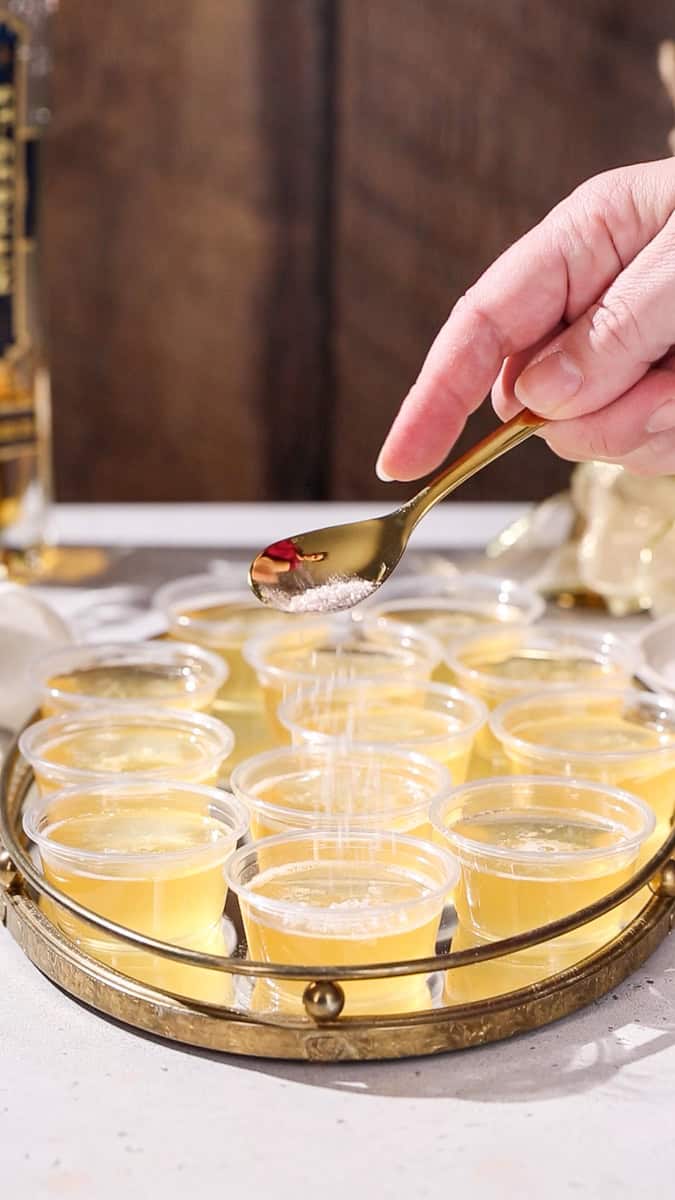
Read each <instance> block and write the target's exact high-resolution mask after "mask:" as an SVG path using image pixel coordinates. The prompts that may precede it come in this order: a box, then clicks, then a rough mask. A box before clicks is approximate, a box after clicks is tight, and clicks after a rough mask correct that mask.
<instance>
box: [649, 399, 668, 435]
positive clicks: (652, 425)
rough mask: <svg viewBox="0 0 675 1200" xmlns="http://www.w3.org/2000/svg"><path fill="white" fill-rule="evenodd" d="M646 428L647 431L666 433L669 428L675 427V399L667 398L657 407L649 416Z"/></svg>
mask: <svg viewBox="0 0 675 1200" xmlns="http://www.w3.org/2000/svg"><path fill="white" fill-rule="evenodd" d="M645 429H646V431H647V433H665V431H666V430H667V429H675V400H666V402H665V404H662V405H661V407H660V408H657V409H656V412H653V413H652V415H651V417H648V419H647V423H646V425H645Z"/></svg>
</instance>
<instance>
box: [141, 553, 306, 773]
mask: <svg viewBox="0 0 675 1200" xmlns="http://www.w3.org/2000/svg"><path fill="white" fill-rule="evenodd" d="M154 603H155V606H156V607H157V608H159V609H160V610H161V611H162V613H163V614H164V617H165V619H166V621H167V625H168V631H169V634H170V636H171V637H172V638H178V639H179V640H185V639H187V640H188V641H190V642H195V643H197V645H199V646H203V647H205V648H206V649H208V650H210V651H212V652H213V653H215V654H218V655H220V657H221V658H222V660H223V662H224V663H225V664H226V666H227V670H228V675H227V679H226V680H225V682H224V683H223V685H222V687H221V688H220V690H219V691H218V694H217V696H216V697H215V699H214V701H213V704H212V706H211V709H210V711H211V712H212V713H213V715H214V716H217V717H220V718H221V719H222V720H223V721H225V722H226V723H227V724H228V725H229V726H230V727H231V728H232V729H233V730H234V733H235V737H236V747H235V751H234V753H233V755H232V757H231V759H230V763H229V765H230V766H231V767H234V766H235V765H236V763H237V762H240V761H242V759H245V758H248V757H250V756H251V755H253V754H258V753H260V752H261V751H262V750H266V749H269V748H270V747H271V746H272V745H273V744H274V740H273V738H271V736H270V731H269V726H268V723H267V720H266V717H265V711H264V705H263V699H262V691H261V688H260V684H259V682H258V677H257V674H256V672H255V670H254V669H253V667H251V666H250V665H249V663H248V662H247V661H246V659H245V658H244V654H243V648H244V645H245V643H246V642H247V641H249V640H250V639H251V638H253V637H256V636H259V635H261V634H263V633H264V632H266V631H267V632H269V631H271V630H272V629H275V628H281V627H283V626H285V625H287V624H288V623H290V622H291V621H292V620H293V618H292V617H289V616H288V614H286V613H280V612H277V611H275V610H274V609H271V608H265V606H264V605H262V604H261V603H260V601H259V600H256V598H255V596H254V595H253V594H252V592H251V591H250V589H249V588H232V587H231V586H229V583H228V581H227V580H221V579H219V578H218V576H217V575H190V576H187V577H186V578H184V579H178V580H176V581H175V582H174V583H170V584H167V585H166V586H165V587H163V588H160V589H159V591H158V592H157V593H156V595H155V598H154ZM295 620H296V622H297V617H296V618H295Z"/></svg>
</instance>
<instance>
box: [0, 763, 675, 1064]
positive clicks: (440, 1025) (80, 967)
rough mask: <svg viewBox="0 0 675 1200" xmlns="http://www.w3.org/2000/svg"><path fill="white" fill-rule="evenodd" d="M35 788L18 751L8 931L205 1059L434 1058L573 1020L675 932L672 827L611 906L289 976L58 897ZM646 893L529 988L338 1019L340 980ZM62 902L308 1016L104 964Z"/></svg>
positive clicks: (8, 778) (448, 962)
mask: <svg viewBox="0 0 675 1200" xmlns="http://www.w3.org/2000/svg"><path fill="white" fill-rule="evenodd" d="M31 784H32V773H31V771H30V768H29V767H28V766H27V764H26V763H25V762H24V761H23V759H22V758H21V756H20V754H19V752H18V749H17V747H16V744H14V745H13V746H12V748H11V749H10V751H9V753H8V755H7V758H6V760H5V764H4V767H3V770H2V776H1V777H0V922H2V923H4V924H5V925H6V926H7V929H8V930H9V932H10V934H11V935H12V937H13V938H14V939H15V941H16V942H17V943H18V945H19V946H20V947H21V948H22V950H23V951H24V953H25V954H26V955H27V956H28V958H29V959H30V960H31V962H33V963H34V964H35V966H36V967H37V968H38V969H39V970H40V971H42V973H43V974H44V975H46V976H47V977H48V978H49V979H51V980H52V981H53V982H54V983H56V984H57V985H58V986H59V987H61V988H63V989H64V991H66V992H68V993H70V995H72V996H74V997H76V998H77V999H78V1000H81V1001H84V1003H86V1004H88V1005H90V1006H91V1007H92V1008H94V1009H96V1010H97V1011H99V1012H101V1013H104V1014H105V1015H107V1016H110V1017H114V1018H115V1019H116V1020H118V1021H122V1022H124V1023H125V1024H127V1025H129V1026H132V1027H134V1028H136V1029H140V1030H144V1031H147V1032H149V1033H152V1034H154V1035H155V1036H159V1037H163V1038H167V1039H170V1040H172V1041H176V1042H182V1043H185V1044H187V1045H191V1046H199V1047H201V1048H203V1049H207V1050H217V1051H225V1052H227V1053H230V1054H244V1055H251V1056H254V1057H258V1058H285V1059H304V1060H311V1061H317V1062H335V1061H337V1060H340V1059H398V1058H406V1057H410V1056H413V1055H423V1054H438V1053H441V1052H443V1051H448V1050H460V1049H464V1048H466V1047H469V1046H476V1045H481V1044H484V1043H487V1042H494V1041H498V1040H500V1039H501V1038H506V1037H510V1036H512V1035H513V1034H517V1033H524V1032H526V1031H529V1030H532V1029H536V1028H538V1027H539V1026H541V1025H546V1024H549V1023H550V1022H551V1021H556V1020H558V1019H559V1018H560V1017H564V1016H567V1015H568V1014H569V1013H572V1012H575V1011H576V1010H577V1009H580V1008H583V1007H584V1006H585V1005H587V1004H591V1003H592V1002H593V1001H594V1000H597V999H598V998H599V997H600V996H603V995H604V994H605V993H606V992H609V991H611V990H612V989H613V988H615V987H616V985H617V984H618V983H620V982H621V980H623V979H625V978H626V977H627V976H628V975H630V974H631V973H632V972H633V971H634V970H636V968H637V967H639V966H640V965H641V964H642V963H643V962H644V961H645V960H646V959H647V958H648V957H649V955H650V954H651V953H652V951H653V950H654V949H655V948H656V947H657V946H658V945H659V943H660V942H661V941H662V940H663V939H664V938H665V937H666V935H667V934H668V933H670V931H671V929H672V928H673V924H674V923H675V829H674V830H673V831H672V832H671V833H670V834H669V836H668V838H667V839H666V840H665V842H664V843H663V845H662V846H661V847H660V849H659V850H658V852H657V853H656V854H655V855H654V856H653V857H652V859H651V860H650V861H649V862H648V863H646V864H644V866H643V867H642V868H641V869H640V870H639V871H638V872H637V873H636V874H635V875H634V876H633V878H632V879H631V880H630V881H629V882H628V883H626V884H624V885H623V886H622V887H621V888H618V889H617V890H616V891H615V892H613V893H612V894H611V895H610V896H608V897H606V899H604V900H603V901H599V902H597V903H596V904H594V905H592V906H589V907H588V908H586V909H584V910H582V911H580V912H578V913H575V914H574V915H573V916H571V917H568V918H565V920H563V921H558V922H555V923H554V924H552V925H548V926H545V927H542V928H540V929H536V930H533V931H531V932H530V933H527V934H521V935H519V936H518V937H514V938H509V939H508V940H506V941H502V942H499V943H495V944H493V945H489V946H482V947H480V948H475V949H470V950H463V951H459V952H456V953H454V954H447V955H438V956H435V957H434V958H430V959H420V960H417V961H416V962H414V963H390V964H378V965H377V966H373V967H359V968H353V969H352V970H351V971H350V970H348V969H346V968H344V969H340V970H336V971H332V970H330V969H328V970H327V969H325V968H324V969H312V967H311V966H307V967H303V968H289V967H283V966H275V965H273V964H272V965H271V964H269V963H254V962H250V961H248V960H247V959H245V958H237V957H233V958H224V957H219V956H216V955H209V954H204V953H201V952H198V951H195V950H185V949H183V948H180V947H177V946H169V945H166V944H164V943H161V942H153V941H151V940H149V939H145V938H143V937H141V936H140V935H139V934H136V933H133V932H132V931H131V930H125V929H123V928H121V927H119V926H116V925H113V924H112V923H111V922H108V921H106V920H105V919H104V918H101V917H98V916H97V915H96V914H94V913H91V912H89V911H88V910H87V909H83V908H81V907H80V906H79V905H77V904H75V902H74V901H72V900H70V899H69V898H68V897H67V896H65V895H63V894H62V893H60V892H59V891H58V890H57V889H55V888H53V887H52V886H51V885H50V884H49V883H47V881H46V880H45V879H44V878H43V876H42V875H41V874H40V872H39V871H38V870H37V868H36V867H35V864H34V863H33V861H32V859H31V857H30V855H29V853H28V851H27V849H26V844H25V839H24V837H23V834H22V832H21V810H22V806H23V803H24V800H25V797H26V795H27V793H28V791H29V789H30V786H31ZM641 889H645V891H646V894H647V897H648V898H647V899H646V901H645V904H644V906H643V908H642V909H641V911H640V912H639V913H638V914H637V915H636V916H635V917H634V919H633V920H632V921H631V923H630V924H629V925H628V926H627V927H626V928H625V929H624V930H623V932H622V933H621V934H620V935H619V936H618V937H616V938H614V939H613V940H612V941H610V942H608V943H607V944H606V945H604V946H602V947H601V948H600V949H598V950H597V951H596V952H594V953H593V954H592V955H590V956H589V957H588V958H586V959H584V960H583V961H581V962H578V963H576V964H575V965H574V966H572V967H569V968H567V969H566V970H563V971H561V972H559V973H557V974H555V975H552V976H550V977H548V978H546V979H544V980H542V981H540V982H537V983H533V984H530V985H529V986H528V987H524V988H521V989H520V990H518V991H511V992H509V993H507V994H504V995H500V996H495V997H492V998H490V999H486V1000H480V1001H475V1002H472V1003H466V1004H462V1005H452V1006H446V1007H431V1006H430V1007H429V1009H427V1010H425V1011H423V1012H414V1013H410V1014H404V1015H400V1016H382V1017H368V1018H364V1017H358V1018H356V1017H350V1016H349V1015H346V1014H345V1015H341V1013H342V1005H343V1002H344V995H343V992H342V989H341V987H340V980H341V979H353V978H360V979H368V978H384V977H394V976H401V975H411V974H422V973H424V974H425V975H428V974H431V973H432V972H435V971H445V970H452V969H456V968H458V967H461V966H467V965H470V964H472V963H477V962H483V961H486V960H488V959H495V958H500V957H503V956H504V955H506V954H512V953H514V952H515V951H518V950H524V949H527V948H529V947H530V946H535V945H538V944H539V943H541V942H544V941H547V940H548V939H549V938H551V937H554V936H559V935H561V934H563V933H566V932H569V931H570V930H572V929H576V928H580V927H581V926H582V925H584V924H586V923H587V922H589V921H591V920H593V919H594V918H596V917H598V916H601V915H602V914H603V913H605V912H608V911H610V910H611V909H612V908H613V907H615V906H616V905H618V904H620V903H622V902H623V901H625V900H627V899H628V898H630V897H631V896H633V895H635V894H636V893H637V892H639V891H640V890H641ZM40 895H41V896H43V897H47V898H49V899H51V900H55V901H58V903H59V904H61V905H62V906H63V907H65V908H67V909H69V911H70V912H71V913H74V914H75V915H77V916H78V917H80V918H82V919H83V920H86V921H88V922H89V924H91V925H93V926H95V927H98V928H100V929H103V930H105V931H106V932H108V933H111V934H114V935H115V936H116V937H118V938H119V939H120V940H121V941H122V942H124V943H127V944H130V945H132V946H141V947H143V948H145V949H147V950H151V951H152V952H153V953H155V954H158V955H160V956H163V957H165V958H169V959H173V960H175V961H177V962H180V963H183V964H186V965H188V966H199V967H202V968H204V967H205V968H208V969H210V970H215V971H220V972H224V973H226V974H228V975H231V976H233V977H237V978H239V979H243V980H246V979H247V978H248V979H255V978H257V977H264V976H267V977H270V976H272V977H275V978H286V979H289V978H292V979H302V980H306V981H307V987H306V989H305V994H304V1002H305V1009H306V1014H307V1015H306V1016H305V1017H298V1018H290V1017H285V1016H280V1015H275V1014H271V1013H255V1012H252V1011H250V1009H247V1008H246V1007H245V1006H240V1007H236V1008H235V1007H225V1006H219V1005H215V1004H208V1003H205V1002H199V1001H196V1000H194V999H191V998H190V997H188V996H182V995H177V994H173V993H169V992H164V991H159V990H157V989H155V988H152V987H149V986H147V985H146V984H144V983H140V982H138V981H137V980H134V979H132V978H130V977H129V976H127V975H123V974H120V973H119V972H118V971H115V970H112V969H111V968H109V967H107V966H105V965H104V964H103V963H100V962H97V961H96V960H95V959H93V958H91V957H90V956H89V955H87V954H85V953H83V951H82V950H81V949H80V948H79V946H77V945H76V944H75V943H74V942H72V941H70V940H69V939H68V938H67V937H65V936H64V934H63V933H62V932H61V930H60V929H59V928H58V927H57V926H56V925H54V924H53V923H52V922H51V921H50V920H49V919H48V917H47V916H46V915H45V913H44V912H43V911H42V909H41V908H40V907H39V904H38V897H39V896H40Z"/></svg>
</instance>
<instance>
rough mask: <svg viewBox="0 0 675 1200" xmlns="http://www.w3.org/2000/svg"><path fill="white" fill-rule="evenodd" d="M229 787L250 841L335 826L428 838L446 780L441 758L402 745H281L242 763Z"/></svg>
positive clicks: (444, 789)
mask: <svg viewBox="0 0 675 1200" xmlns="http://www.w3.org/2000/svg"><path fill="white" fill-rule="evenodd" d="M230 786H231V788H232V791H233V792H234V794H235V796H237V797H238V799H239V800H241V802H242V803H243V804H244V806H245V808H246V809H247V811H248V813H249V819H250V827H251V836H252V838H253V839H254V840H255V841H257V840H259V839H260V838H266V837H273V836H275V835H277V834H281V833H292V832H294V831H299V830H311V829H315V830H321V829H337V828H340V829H345V830H348V831H352V830H357V831H365V832H368V831H370V830H384V831H385V832H391V833H394V832H396V833H407V834H410V835H412V836H415V837H430V834H431V827H430V825H429V808H430V806H431V805H432V804H433V803H434V802H435V801H437V800H440V799H441V798H442V797H443V796H444V795H446V794H447V792H448V790H449V788H450V786H451V780H450V776H449V774H448V772H447V771H446V770H445V769H444V768H443V767H442V766H441V765H440V763H437V762H434V761H433V760H430V759H426V758H424V757H422V755H419V754H410V753H406V752H405V751H403V750H396V749H393V748H388V747H384V748H383V747H381V746H332V745H326V746H296V747H290V746H284V747H281V748H279V749H276V750H271V751H268V752H267V753H266V754H259V755H257V756H256V757H255V758H251V759H248V761H247V762H244V763H240V764H239V766H238V767H237V768H236V769H235V770H234V771H233V772H232V776H231V779H230Z"/></svg>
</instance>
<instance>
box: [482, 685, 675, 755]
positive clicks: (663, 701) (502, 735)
mask: <svg viewBox="0 0 675 1200" xmlns="http://www.w3.org/2000/svg"><path fill="white" fill-rule="evenodd" d="M581 697H585V698H589V697H590V698H591V699H593V700H597V701H598V703H602V702H603V701H607V700H612V699H615V700H618V699H621V700H625V701H626V702H630V701H633V702H634V703H635V704H645V703H646V704H647V705H650V706H652V705H658V704H660V705H661V706H662V707H667V708H669V709H670V710H671V713H672V716H673V722H674V725H675V697H673V696H670V695H668V694H667V693H663V692H641V691H639V690H638V689H637V688H598V687H596V688H585V687H583V686H582V687H565V688H563V687H561V688H559V689H558V690H557V691H556V692H555V696H554V697H552V694H551V692H550V691H542V690H538V691H532V692H527V694H525V695H522V696H516V697H515V698H514V699H512V700H505V701H504V703H503V704H500V705H498V706H497V708H495V709H494V711H493V712H492V713H490V715H489V717H488V724H489V726H490V730H491V732H492V733H493V734H494V736H495V737H496V738H497V740H498V741H499V742H501V744H502V745H503V746H504V747H506V749H507V750H513V751H516V752H520V753H522V754H526V755H527V757H528V758H536V759H537V760H538V761H546V762H556V761H557V762H560V761H561V760H567V759H569V760H570V761H574V762H575V763H576V762H578V763H580V764H584V765H586V764H591V763H597V762H599V761H602V762H603V763H630V762H633V761H634V760H635V759H645V758H649V759H651V758H656V759H658V758H660V757H664V758H665V757H667V756H668V755H669V754H670V755H672V756H675V740H673V742H672V743H670V744H669V745H665V746H653V747H650V748H647V749H645V748H644V747H640V749H635V750H606V751H605V750H564V749H562V748H560V747H556V746H549V745H542V744H540V743H535V742H528V741H527V739H525V738H521V737H518V735H517V734H516V733H511V732H510V731H509V730H508V729H506V728H505V727H504V718H505V717H508V716H509V714H510V713H511V712H513V711H514V710H517V708H518V706H519V705H526V704H534V703H536V702H537V701H539V702H541V703H543V702H545V701H546V700H551V699H555V702H556V703H560V704H561V705H564V704H565V700H569V701H570V703H571V702H572V701H573V700H574V699H576V698H581Z"/></svg>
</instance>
